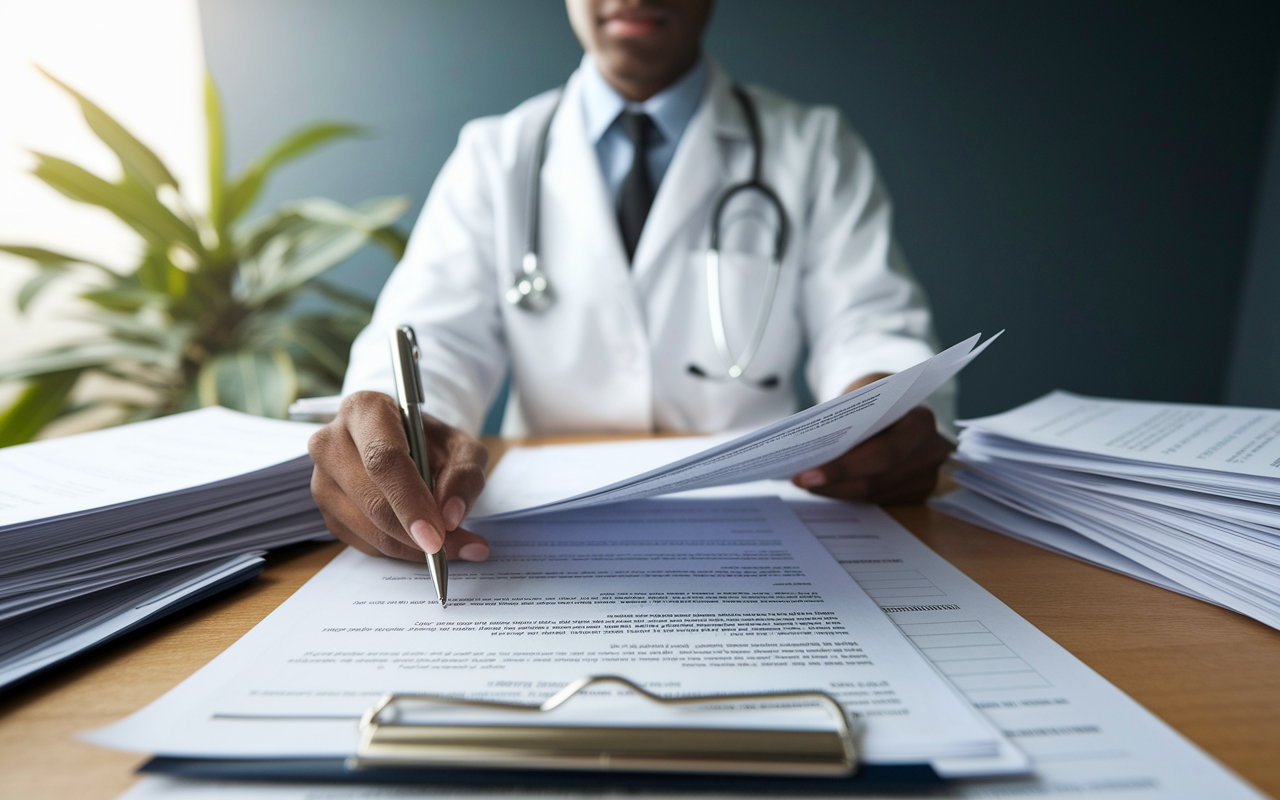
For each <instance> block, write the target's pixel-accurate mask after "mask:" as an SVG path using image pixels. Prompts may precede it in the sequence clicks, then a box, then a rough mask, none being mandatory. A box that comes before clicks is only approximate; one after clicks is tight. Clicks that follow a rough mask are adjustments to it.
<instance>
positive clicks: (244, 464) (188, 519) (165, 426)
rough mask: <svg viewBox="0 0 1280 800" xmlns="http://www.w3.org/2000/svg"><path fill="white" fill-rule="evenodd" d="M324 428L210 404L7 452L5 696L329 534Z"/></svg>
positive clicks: (1, 533)
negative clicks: (315, 482)
mask: <svg viewBox="0 0 1280 800" xmlns="http://www.w3.org/2000/svg"><path fill="white" fill-rule="evenodd" d="M314 429H315V428H314V426H309V425H301V424H298V423H289V422H280V421H277V420H266V419H261V418H258V417H251V416H248V415H245V414H240V413H237V412H234V411H228V410H226V409H222V408H209V409H202V410H200V411H193V412H190V413H186V414H178V415H175V416H171V417H166V418H163V419H157V420H152V421H149V422H142V423H138V424H135V425H128V426H123V427H119V428H111V429H108V430H103V431H95V432H93V433H86V434H82V435H79V436H70V437H66V438H63V439H53V440H49V441H43V442H34V443H32V444H26V445H19V446H16V447H9V448H5V449H3V450H0V686H3V685H5V684H7V683H10V682H12V681H13V680H17V679H19V678H21V677H24V676H26V675H28V674H30V673H31V672H32V671H34V670H36V669H39V668H42V667H43V666H47V665H48V664H50V663H52V662H53V661H56V660H57V659H56V658H55V659H52V661H51V660H50V654H52V653H62V654H64V655H69V654H71V653H73V652H75V651H76V650H78V649H82V648H81V647H70V646H69V645H68V644H67V643H68V642H70V641H73V640H74V641H79V642H84V646H88V645H91V644H92V643H93V642H92V641H87V642H86V641H85V640H84V637H85V636H87V635H88V632H89V631H93V630H97V631H98V632H99V633H100V634H102V636H100V637H99V639H101V638H106V636H107V635H108V634H110V635H114V634H115V633H118V632H120V631H121V630H123V629H124V628H127V627H129V626H130V625H133V624H136V623H137V622H138V621H139V620H142V619H144V618H149V617H150V616H154V614H155V613H156V612H158V611H160V610H162V609H164V608H169V609H172V608H173V607H175V605H176V604H178V603H180V602H191V601H192V600H193V599H194V598H195V597H198V596H204V595H205V594H208V593H209V591H211V590H215V589H217V588H221V587H223V586H225V585H226V584H227V582H228V581H230V580H231V579H232V578H240V579H244V578H247V577H250V576H251V575H252V574H255V573H256V571H257V570H259V569H261V559H260V558H257V557H255V556H249V555H247V554H250V553H253V552H254V551H261V550H264V549H267V548H271V547H278V546H280V545H284V544H289V543H292V542H298V541H303V540H306V539H313V538H315V537H317V536H320V535H323V534H324V532H325V527H324V521H323V520H322V519H321V517H320V514H319V512H318V511H317V510H316V507H315V505H314V503H313V502H312V500H311V495H310V491H309V489H308V486H309V477H310V473H311V460H310V459H309V458H308V457H307V455H306V441H307V437H308V436H309V435H310V434H311V432H312V431H313V430H314ZM142 610H146V611H147V612H148V613H147V614H145V615H144V614H141V611H142ZM112 620H114V622H112ZM126 621H129V624H128V625H125V622H126ZM104 626H105V627H104ZM122 626H123V627H122ZM90 638H91V639H92V638H93V637H92V636H90Z"/></svg>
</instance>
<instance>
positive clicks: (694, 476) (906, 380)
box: [473, 334, 1000, 519]
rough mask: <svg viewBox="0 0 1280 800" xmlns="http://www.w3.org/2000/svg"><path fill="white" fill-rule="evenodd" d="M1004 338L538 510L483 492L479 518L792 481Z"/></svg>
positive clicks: (963, 348)
mask: <svg viewBox="0 0 1280 800" xmlns="http://www.w3.org/2000/svg"><path fill="white" fill-rule="evenodd" d="M999 336H1000V334H996V335H995V336H992V337H991V338H990V339H987V341H985V342H983V343H982V344H981V345H979V344H978V338H979V336H978V335H975V336H972V337H970V338H968V339H966V340H965V341H963V342H960V343H959V344H957V345H955V346H953V347H951V348H949V349H947V350H944V351H943V352H941V353H939V354H938V355H936V356H934V357H933V358H931V359H929V360H928V361H922V362H920V363H919V364H916V365H915V366H914V367H912V368H910V369H907V370H904V371H902V372H899V373H898V374H896V375H891V376H889V377H887V378H884V379H882V380H879V381H876V382H875V383H872V384H870V385H868V386H864V387H862V388H861V389H857V390H855V391H852V392H849V393H848V394H844V395H841V396H840V397H837V398H835V399H834V400H830V401H828V402H826V403H822V404H820V405H816V406H814V407H813V408H809V409H806V410H804V411H801V412H799V413H797V414H792V415H791V416H790V417H787V418H786V419H784V420H780V421H778V422H775V423H773V424H772V425H766V426H764V427H763V428H759V429H758V430H755V431H752V432H751V433H748V434H746V435H744V436H739V437H737V438H734V439H732V440H730V441H723V440H721V441H720V443H718V444H714V445H712V446H711V447H708V448H706V449H705V450H702V451H700V452H697V453H694V454H692V455H689V456H687V457H685V458H681V459H678V460H676V461H674V462H671V463H668V464H664V465H661V466H658V467H655V468H654V469H651V470H649V471H646V472H641V473H638V474H637V473H635V472H630V473H629V476H628V477H625V478H623V479H620V480H618V481H616V482H614V483H609V484H602V483H600V482H598V481H597V482H594V483H593V484H592V488H590V489H588V490H586V491H582V492H579V493H576V494H573V495H566V494H560V495H559V496H558V497H555V499H552V500H548V501H545V502H541V503H538V504H536V505H528V504H527V503H526V499H527V498H526V496H525V495H524V494H522V493H513V494H508V493H505V492H485V493H484V494H483V495H481V497H480V500H479V502H478V504H477V506H476V508H475V510H474V512H473V513H474V515H475V516H477V517H490V518H495V519H498V518H507V517H513V516H517V515H528V514H536V513H544V512H547V511H566V510H569V509H572V508H587V507H590V506H595V505H602V504H606V503H617V502H620V501H625V500H639V499H642V498H646V497H656V496H658V495H664V494H671V493H673V492H683V491H691V490H694V489H701V488H704V487H709V486H726V485H730V484H735V483H743V482H746V481H757V480H762V479H766V478H787V477H790V476H792V475H795V474H797V473H799V472H802V471H804V470H806V469H809V468H810V467H816V466H818V465H819V464H825V463H826V462H828V461H830V460H831V459H833V458H835V457H836V456H839V455H841V454H843V453H846V452H848V451H849V450H850V449H852V448H853V447H854V446H856V445H857V444H859V443H861V442H863V441H866V440H867V439H869V438H871V437H872V436H874V435H876V434H877V433H879V432H880V431H882V430H884V429H885V428H887V427H889V426H890V425H892V424H893V423H894V422H896V421H898V420H899V419H901V418H902V415H904V414H906V413H907V412H908V411H910V410H911V409H913V408H915V407H916V406H917V405H919V404H920V403H922V402H923V401H924V399H925V398H927V397H928V396H929V395H931V394H933V393H934V392H935V391H936V390H937V389H938V388H940V387H941V386H942V385H943V384H944V383H946V382H947V381H948V380H950V379H951V378H952V377H954V376H955V374H956V373H957V372H959V371H960V370H961V369H963V368H964V367H965V365H967V364H968V363H969V362H970V361H972V360H973V359H975V358H977V357H978V355H979V354H981V353H982V351H983V350H985V349H986V348H987V347H988V346H989V345H990V344H991V343H992V342H994V341H995V340H996V339H997V338H998V337H999ZM539 483H540V484H541V485H543V486H551V484H546V483H543V482H539ZM597 487H598V488H597Z"/></svg>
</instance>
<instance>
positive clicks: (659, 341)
mask: <svg viewBox="0 0 1280 800" xmlns="http://www.w3.org/2000/svg"><path fill="white" fill-rule="evenodd" d="M580 84H581V80H580V73H575V74H574V75H573V76H572V77H571V78H570V80H569V82H568V83H567V84H566V86H565V89H564V98H563V100H562V102H561V103H560V107H559V110H558V111H557V112H556V116H555V120H554V122H553V123H552V127H551V131H550V136H549V139H548V150H547V157H546V162H545V165H544V167H543V172H542V185H541V201H542V211H541V214H542V222H541V266H542V268H543V269H544V270H545V271H546V272H547V273H548V275H549V277H550V280H551V282H552V285H553V289H554V292H555V295H556V300H555V304H554V305H553V306H552V307H551V308H550V309H549V310H547V311H545V312H543V313H541V314H535V313H531V312H528V311H524V310H521V309H519V308H516V307H514V306H512V305H509V304H508V303H507V302H506V301H505V300H504V299H503V292H504V289H505V287H506V283H507V278H508V276H509V275H510V273H511V272H512V271H513V270H516V269H518V267H519V264H520V261H521V257H522V255H523V249H524V242H525V225H526V216H527V206H528V197H527V196H528V191H529V172H530V162H531V160H532V158H533V150H534V143H535V141H536V138H537V135H538V133H539V132H540V130H541V127H542V125H543V124H544V123H545V121H546V119H547V117H548V115H549V114H550V113H551V109H552V108H553V106H554V105H555V100H556V93H555V92H548V93H546V94H543V95H540V96H538V97H535V98H533V99H531V100H529V101H527V102H525V103H523V104H521V105H520V106H519V107H517V108H516V109H515V110H513V111H511V112H510V113H508V114H505V115H503V116H501V117H489V118H484V119H479V120H476V121H473V122H471V123H469V124H468V125H466V126H465V127H464V128H463V129H462V133H461V135H460V136H459V139H458V146H457V149H456V150H455V151H454V153H453V154H452V155H451V156H450V158H449V160H448V162H447V163H446V164H445V166H444V168H443V169H442V170H441V172H440V175H439V177H438V178H437V180H436V183H435V186H434V187H433V188H432V190H431V194H430V195H429V197H428V199H427V202H426V206H425V207H424V209H423V212H422V215H421V217H420V218H419V220H418V222H417V224H416V226H415V228H414V231H413V235H412V237H411V239H410V242H409V248H408V250H407V252H406V253H405V257H404V259H403V260H402V261H401V262H400V264H399V265H398V266H397V267H396V269H395V271H394V272H393V273H392V275H391V277H390V279H389V280H388V281H387V284H386V286H385V287H384V288H383V290H382V293H381V295H380V296H379V298H378V304H377V308H376V310H375V312H374V317H373V322H372V324H371V325H370V326H369V328H368V329H366V330H365V331H364V332H363V333H361V334H360V336H359V338H358V339H357V340H356V342H355V345H354V347H353V348H352V352H351V366H350V369H349V370H348V373H347V378H346V382H345V384H344V387H343V389H344V394H346V393H350V392H353V391H357V390H361V389H373V390H378V391H383V392H387V393H389V394H394V382H393V378H392V373H391V359H390V355H389V351H388V345H387V335H386V331H387V330H388V329H389V328H390V327H391V326H393V325H398V324H406V323H407V324H410V325H412V326H413V327H414V329H415V330H416V332H417V334H418V338H419V343H420V348H421V353H422V358H421V368H422V375H423V384H424V386H423V388H424V390H425V394H426V402H425V404H424V408H425V410H426V411H427V412H428V413H430V414H432V415H434V416H436V417H438V418H440V419H442V420H444V421H445V422H448V423H450V424H452V425H455V426H458V427H461V428H463V429H464V430H467V431H469V432H471V433H473V434H477V433H478V432H479V430H480V427H481V425H482V424H483V421H484V417H485V413H486V410H487V408H488V407H489V405H490V404H491V403H492V401H493V398H494V396H495V395H496V393H497V392H498V390H499V388H500V387H501V384H502V380H503V377H504V375H505V374H506V373H507V371H508V368H510V370H511V374H512V394H511V398H510V400H509V402H508V405H507V409H506V418H505V420H504V424H503V433H504V434H507V435H522V434H526V433H552V432H575V431H582V432H600V431H635V432H647V431H665V430H675V431H703V432H710V431H719V430H726V429H731V428H740V427H749V426H757V425H759V424H762V423H764V422H766V421H770V420H774V419H778V418H780V417H783V416H785V415H787V414H789V413H792V412H793V411H795V410H796V398H795V392H794V387H793V386H792V385H791V379H792V376H793V373H794V371H795V368H796V365H797V364H798V363H799V360H800V359H801V358H802V357H803V354H804V352H805V351H806V349H807V350H808V353H809V361H808V366H807V368H806V377H807V380H808V383H809V386H810V387H811V391H812V392H813V394H814V395H815V396H816V397H817V398H818V399H819V400H820V401H821V400H826V399H830V398H832V397H834V396H836V395H838V394H839V393H840V392H841V391H843V390H844V389H845V387H846V386H848V384H849V383H851V382H852V381H854V380H856V379H858V378H861V377H863V376H865V375H868V374H870V373H875V372H896V371H899V370H902V369H905V368H906V367H909V366H911V365H912V364H915V363H917V362H919V361H921V360H923V359H925V358H928V357H929V356H930V355H932V354H933V352H934V349H935V343H934V341H933V337H932V334H931V323H930V315H929V311H928V307H927V305H926V302H925V299H924V297H923V294H922V293H921V291H920V288H919V286H918V285H917V284H916V283H915V281H914V280H913V279H912V278H911V276H910V275H909V273H908V271H907V269H906V267H905V264H904V263H903V262H902V260H901V258H900V257H899V256H898V254H897V252H896V249H895V247H894V244H893V240H892V236H891V233H890V204H889V199H888V197H887V196H886V194H885V191H884V189H883V187H882V186H881V184H880V182H879V181H878V179H877V177H876V173H875V168H874V166H873V165H872V161H871V157H870V154H869V153H868V152H867V150H866V148H865V147H864V146H863V145H862V143H861V142H860V141H859V140H858V139H857V137H856V136H855V134H853V132H852V131H850V130H849V128H848V127H847V126H846V125H845V124H844V123H843V122H842V121H841V119H840V117H839V114H838V113H837V112H836V111H835V110H834V109H832V108H824V107H808V106H803V105H800V104H798V103H795V102H792V101H790V100H787V99H785V98H783V97H780V96H779V95H777V94H775V93H773V92H770V91H767V90H764V89H760V88H755V87H751V88H749V89H748V91H749V92H750V94H751V96H752V98H753V99H754V100H755V102H756V105H757V108H758V114H759V116H760V118H761V125H762V134H763V139H764V150H765V152H764V159H763V169H764V180H765V182H766V183H768V184H769V185H770V186H772V187H773V189H774V190H775V191H776V193H777V194H778V196H779V197H780V198H781V200H782V203H783V204H784V206H785V207H786V210H787V214H788V215H789V217H790V222H791V241H790V244H789V246H788V248H787V251H786V256H785V259H784V261H783V266H782V275H781V279H780V281H779V285H778V291H777V296H776V300H775V301H774V303H773V307H772V311H771V314H770V316H769V321H768V327H767V329H766V332H765V336H764V341H763V344H762V345H761V347H760V350H759V353H758V355H757V356H756V359H755V361H754V362H753V363H752V365H751V367H750V368H749V369H748V373H747V374H748V375H750V376H753V377H755V378H757V379H759V378H763V377H766V376H777V377H778V378H779V379H780V381H781V385H780V386H779V387H778V388H776V389H772V390H766V389H759V388H755V387H752V386H749V385H746V384H742V383H739V382H729V381H724V382H721V381H714V380H706V379H703V378H699V377H696V376H694V375H691V374H689V371H688V367H689V365H690V364H691V363H694V364H698V365H699V366H700V367H702V368H703V369H704V370H706V371H707V372H709V373H711V374H714V375H723V374H724V367H723V365H722V362H721V361H720V358H719V356H718V354H717V351H716V349H715V343H714V340H713V338H712V333H711V323H710V316H709V313H708V306H707V289H706V270H705V267H704V264H705V254H706V251H707V245H708V241H709V237H710V232H709V220H710V218H711V214H712V207H713V205H714V203H715V202H716V200H717V199H718V198H719V196H720V194H721V193H722V192H723V191H724V190H725V188H726V187H728V186H730V185H732V184H733V183H737V182H739V181H743V180H745V179H747V177H748V176H749V175H750V172H751V159H752V152H751V144H750V136H749V132H748V128H747V124H746V120H745V119H744V116H743V113H742V111H741V107H740V106H739V105H738V103H737V101H736V100H735V98H734V97H733V95H732V92H731V83H730V80H729V78H728V77H727V76H726V75H725V74H724V72H723V71H722V70H720V69H719V68H718V67H717V66H716V65H714V64H712V65H711V69H710V74H709V77H708V85H707V90H706V94H705V96H704V98H703V101H702V104H701V106H700V107H699V109H698V110H697V112H696V113H695V114H694V116H693V118H692V119H691V120H690V122H689V125H688V127H687V128H686V129H685V132H684V136H683V137H682V139H681V141H680V143H679V146H678V148H677V150H676V153H675V156H674V157H673V159H672V162H671V165H670V167H669V168H668V170H667V173H666V176H665V177H664V179H663V181H662V183H661V185H660V186H659V189H658V192H657V195H656V196H655V198H654V202H653V206H652V208H651V210H650V213H649V216H648V219H647V221H646V223H645V227H644V231H643V233H642V235H641V238H640V241H639V244H638V246H637V249H636V253H635V259H634V262H633V264H632V265H630V267H629V266H628V264H627V258H626V253H625V251H624V249H623V244H622V239H621V235H620V233H619V229H618V223H617V217H616V212H615V211H614V209H613V205H612V203H611V202H610V199H609V196H608V192H607V189H606V187H605V183H604V179H603V177H602V176H601V172H600V167H599V162H598V160H597V157H596V153H595V150H594V148H593V146H592V144H591V143H590V142H589V141H588V140H587V136H586V133H585V129H584V124H583V119H582V101H581V98H580V96H579V92H580ZM770 216H771V215H770V214H769V213H768V207H767V206H766V205H764V204H763V203H761V202H759V201H758V198H756V199H747V200H744V201H742V202H737V203H734V204H733V206H731V207H730V209H729V210H728V212H727V213H726V215H725V224H724V228H723V230H724V233H723V234H722V252H723V253H724V256H723V260H724V269H723V272H724V284H723V289H722V292H723V296H724V298H725V316H726V320H725V324H726V328H727V331H728V336H729V339H730V343H731V346H732V347H733V350H734V352H735V353H737V352H739V351H740V350H741V349H742V347H743V344H744V342H745V340H746V338H747V337H748V336H749V334H750V331H751V327H752V325H753V324H754V322H755V320H756V317H757V310H758V307H759V302H760V297H761V294H762V287H761V284H762V282H763V276H764V269H765V265H766V264H767V258H768V256H769V255H770V253H771V237H772V235H773V231H774V227H773V224H772V223H774V222H776V221H775V220H772V219H764V220H761V219H758V218H760V217H770ZM764 223H770V224H764ZM946 402H947V401H946V398H943V399H942V401H941V404H942V408H941V409H940V410H941V413H942V415H947V414H948V411H947V409H946V407H945V406H946Z"/></svg>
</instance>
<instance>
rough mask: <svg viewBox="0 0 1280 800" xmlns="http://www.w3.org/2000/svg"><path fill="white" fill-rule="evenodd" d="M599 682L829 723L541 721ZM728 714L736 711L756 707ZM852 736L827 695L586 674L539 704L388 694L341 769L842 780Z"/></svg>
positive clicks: (690, 703)
mask: <svg viewBox="0 0 1280 800" xmlns="http://www.w3.org/2000/svg"><path fill="white" fill-rule="evenodd" d="M600 684H616V685H620V686H622V687H624V688H626V689H628V690H630V691H631V692H632V693H633V694H635V695H636V696H638V697H640V698H643V699H644V700H646V701H648V702H650V703H653V704H656V705H658V706H664V707H697V706H704V707H705V706H716V707H720V708H723V707H724V706H726V705H737V704H743V703H750V704H755V705H757V706H758V705H759V704H783V703H788V704H811V705H817V706H820V707H821V708H823V709H824V710H826V711H827V712H828V715H829V717H830V720H831V722H832V723H833V727H832V728H831V729H830V730H804V729H802V730H795V729H787V728H781V729H779V728H773V727H764V728H756V727H747V726H742V725H739V724H735V725H733V726H732V727H724V726H720V727H703V726H671V725H618V724H591V725H583V724H557V723H556V722H553V721H550V720H546V721H542V720H538V719H537V718H538V717H539V716H543V717H545V716H546V715H548V714H549V712H551V711H554V710H555V709H557V708H560V707H562V706H564V704H565V703H566V702H568V701H569V700H570V699H571V698H573V697H575V696H577V695H579V694H581V693H582V692H583V691H584V690H586V689H587V688H589V687H592V686H597V685H600ZM410 704H423V705H427V706H431V705H435V706H445V707H454V708H466V709H471V710H475V711H479V712H485V711H489V712H511V713H513V714H514V715H516V717H520V716H527V717H528V718H529V722H528V723H525V722H524V721H523V720H520V721H517V722H511V721H506V722H499V723H497V724H475V723H470V724H468V723H463V724H458V723H448V722H445V723H441V722H438V721H427V722H412V721H406V720H405V719H404V716H405V713H404V710H405V709H404V707H405V706H406V705H410ZM730 713H731V714H733V715H734V716H739V715H744V714H751V713H752V711H751V710H750V709H748V710H745V711H732V712H730ZM507 716H508V717H509V716H510V715H509V714H508V715H507ZM854 738H855V725H854V724H853V723H852V722H851V719H850V717H849V715H848V714H847V713H846V712H845V710H844V708H843V707H842V706H841V705H840V703H839V702H838V701H837V700H836V699H835V698H834V697H832V696H831V695H829V694H827V693H825V692H818V691H805V692H768V693H758V694H734V695H703V696H687V697H663V696H660V695H656V694H653V693H652V692H649V691H647V690H645V689H644V688H642V687H640V686H638V685H636V684H635V683H633V682H632V681H630V680H627V679H626V678H623V677H620V676H617V675H588V676H586V677H582V678H579V679H578V680H576V681H574V682H572V683H570V684H569V685H568V686H566V687H564V688H563V689H561V690H560V691H559V692H557V693H556V694H554V695H553V696H552V697H550V698H549V699H547V700H546V701H545V702H543V703H541V704H538V705H532V704H523V703H504V702H496V701H489V700H467V699H463V698H456V697H446V696H440V695H395V694H390V695H385V696H384V697H383V698H382V699H381V700H379V701H378V703H376V704H375V705H374V706H373V707H371V708H370V709H369V710H368V711H366V712H365V714H364V717H363V718H362V719H361V721H360V745H359V749H358V750H357V752H356V755H355V756H353V757H352V758H350V759H348V761H347V766H348V768H349V769H351V770H377V769H380V768H383V767H401V768H403V767H428V768H446V769H463V768H473V769H474V768H484V769H499V770H589V771H605V772H609V771H620V772H658V773H694V774H716V775H762V776H763V775H767V776H774V777H803V778H847V777H849V776H851V775H853V774H854V772H856V771H857V767H858V752H857V747H856V744H855V741H854Z"/></svg>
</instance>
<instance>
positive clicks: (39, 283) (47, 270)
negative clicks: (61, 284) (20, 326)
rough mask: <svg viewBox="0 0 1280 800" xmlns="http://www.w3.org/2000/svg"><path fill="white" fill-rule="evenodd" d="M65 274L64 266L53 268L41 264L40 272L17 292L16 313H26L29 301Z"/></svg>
mask: <svg viewBox="0 0 1280 800" xmlns="http://www.w3.org/2000/svg"><path fill="white" fill-rule="evenodd" d="M66 273H67V269H66V267H64V266H56V267H55V266H53V265H50V264H41V265H40V271H39V272H37V273H36V275H35V277H34V278H32V279H31V280H29V281H27V282H26V283H24V284H22V288H21V289H20V290H19V291H18V311H20V312H24V313H25V312H26V310H27V306H29V305H31V301H32V300H34V299H35V297H36V295H38V294H40V292H41V291H42V290H43V289H44V287H46V286H48V285H49V284H50V283H52V282H53V281H55V280H57V279H58V278H60V277H62V276H63V275H65V274H66Z"/></svg>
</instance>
